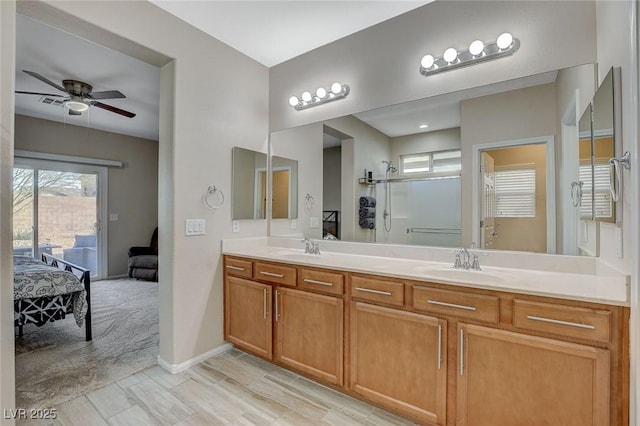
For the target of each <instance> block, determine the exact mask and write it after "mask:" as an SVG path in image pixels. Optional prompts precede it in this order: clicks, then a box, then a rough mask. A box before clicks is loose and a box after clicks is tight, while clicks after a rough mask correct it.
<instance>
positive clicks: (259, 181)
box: [231, 146, 268, 220]
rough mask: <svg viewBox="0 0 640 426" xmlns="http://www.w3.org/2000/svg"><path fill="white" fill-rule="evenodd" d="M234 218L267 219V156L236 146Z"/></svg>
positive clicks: (234, 161) (233, 192)
mask: <svg viewBox="0 0 640 426" xmlns="http://www.w3.org/2000/svg"><path fill="white" fill-rule="evenodd" d="M231 154H232V158H233V168H232V173H233V188H232V197H233V198H232V203H231V206H232V216H233V220H238V219H266V217H267V180H268V179H267V154H265V153H263V152H256V151H251V150H249V149H245V148H240V147H237V146H234V147H233V149H232V153H231Z"/></svg>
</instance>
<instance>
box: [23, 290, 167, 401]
mask: <svg viewBox="0 0 640 426" xmlns="http://www.w3.org/2000/svg"><path fill="white" fill-rule="evenodd" d="M91 302H92V318H93V341H91V342H86V341H85V340H84V339H85V331H84V327H83V328H82V329H81V328H79V327H78V326H77V325H76V323H75V320H74V319H73V316H71V315H70V316H68V317H67V318H66V319H64V320H61V321H56V322H53V323H49V324H46V325H44V326H42V327H36V326H34V325H33V324H28V325H26V326H25V327H24V335H23V336H22V337H16V403H17V407H19V408H46V407H51V406H54V405H58V404H60V403H62V402H65V401H69V400H71V399H73V398H75V397H77V396H79V395H83V394H85V393H87V392H89V391H91V390H93V389H97V388H100V387H102V386H105V385H107V384H109V383H113V382H114V381H117V380H120V379H122V378H124V377H127V376H129V375H131V374H133V373H136V372H138V371H140V370H143V369H145V368H147V367H150V366H152V365H155V364H156V363H157V356H158V350H159V349H158V283H154V282H146V281H135V280H129V279H118V280H104V281H96V282H94V283H91ZM16 336H17V329H16Z"/></svg>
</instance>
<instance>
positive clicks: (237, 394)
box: [17, 349, 412, 426]
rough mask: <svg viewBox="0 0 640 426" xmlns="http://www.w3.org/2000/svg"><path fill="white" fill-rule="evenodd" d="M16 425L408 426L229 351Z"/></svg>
mask: <svg viewBox="0 0 640 426" xmlns="http://www.w3.org/2000/svg"><path fill="white" fill-rule="evenodd" d="M55 409H56V412H57V419H56V420H55V421H43V420H38V421H35V420H30V421H18V422H17V424H18V425H49V424H52V425H68V426H75V425H78V426H90V425H113V426H119V425H123V426H124V425H131V426H144V425H179V426H200V425H206V426H209V425H227V424H232V425H295V426H299V425H410V424H412V423H410V422H408V421H407V420H404V419H402V418H401V417H398V416H395V415H393V414H391V413H388V412H386V411H384V410H381V409H379V408H376V407H374V406H372V405H369V404H367V403H364V402H362V401H359V400H357V399H354V398H351V397H349V396H347V395H344V394H341V393H339V392H336V391H334V390H332V389H329V388H327V387H325V386H322V385H319V384H317V383H315V382H313V381H311V380H308V379H306V378H304V377H301V376H299V375H297V374H294V373H292V372H290V371H287V370H284V369H282V368H280V367H277V366H275V365H273V364H270V363H268V362H266V361H264V360H262V359H260V358H256V357H254V356H252V355H249V354H246V353H244V352H241V351H238V350H236V349H232V350H230V351H227V352H225V353H223V354H221V355H218V356H216V357H213V358H209V359H208V360H206V361H204V362H202V363H200V364H198V365H196V366H194V367H192V368H190V369H188V370H186V371H183V372H181V373H178V374H175V375H171V374H169V373H168V372H166V371H165V370H163V369H162V368H160V367H158V366H156V367H152V368H149V369H147V370H144V371H142V372H140V373H136V374H134V375H132V376H129V377H127V378H124V379H122V380H120V381H118V382H116V383H112V384H110V385H108V386H105V387H103V388H101V389H98V390H95V391H92V392H90V393H88V394H86V395H83V396H80V397H78V398H76V399H74V400H72V401H69V402H66V403H64V404H61V405H59V406H57V407H55Z"/></svg>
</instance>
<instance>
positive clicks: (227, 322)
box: [224, 276, 273, 359]
mask: <svg viewBox="0 0 640 426" xmlns="http://www.w3.org/2000/svg"><path fill="white" fill-rule="evenodd" d="M272 330H273V328H272V325H271V286H270V285H266V284H261V283H257V282H255V281H250V280H247V279H244V278H238V277H234V276H227V277H226V279H225V299H224V337H225V339H226V340H228V341H229V342H231V343H233V344H234V345H237V346H238V347H240V348H243V349H246V350H247V351H249V352H252V353H254V354H256V355H259V356H261V357H263V358H266V359H272V358H273V333H272Z"/></svg>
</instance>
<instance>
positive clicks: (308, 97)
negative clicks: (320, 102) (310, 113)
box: [302, 92, 311, 102]
mask: <svg viewBox="0 0 640 426" xmlns="http://www.w3.org/2000/svg"><path fill="white" fill-rule="evenodd" d="M302 100H303V101H305V102H310V101H311V93H309V92H302Z"/></svg>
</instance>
